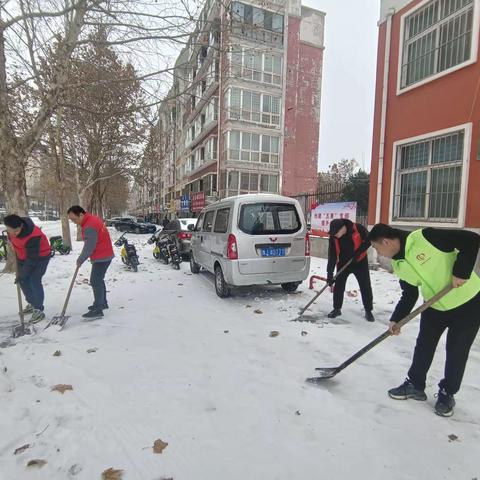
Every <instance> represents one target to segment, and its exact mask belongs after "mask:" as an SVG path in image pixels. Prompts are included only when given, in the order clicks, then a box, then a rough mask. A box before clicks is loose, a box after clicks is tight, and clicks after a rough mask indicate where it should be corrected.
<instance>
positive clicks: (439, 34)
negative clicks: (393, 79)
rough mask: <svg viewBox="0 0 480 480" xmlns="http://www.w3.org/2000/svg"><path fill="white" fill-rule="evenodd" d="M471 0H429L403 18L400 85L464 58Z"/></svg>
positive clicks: (470, 25)
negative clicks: (429, 0)
mask: <svg viewBox="0 0 480 480" xmlns="http://www.w3.org/2000/svg"><path fill="white" fill-rule="evenodd" d="M473 7H474V2H473V0H432V1H431V2H429V3H427V4H426V5H425V6H424V7H422V8H421V9H420V10H418V11H417V12H415V13H413V14H412V15H410V16H408V17H407V18H406V20H405V30H404V38H403V58H402V67H401V87H402V88H405V87H408V86H410V85H413V84H415V83H417V82H420V81H421V80H424V79H426V78H428V77H431V76H433V75H435V74H437V73H440V72H443V71H445V70H448V69H449V68H452V67H455V66H457V65H460V64H462V63H464V62H466V61H468V60H469V59H470V57H471V52H472V29H473Z"/></svg>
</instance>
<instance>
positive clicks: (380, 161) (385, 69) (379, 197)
mask: <svg viewBox="0 0 480 480" xmlns="http://www.w3.org/2000/svg"><path fill="white" fill-rule="evenodd" d="M394 13H395V10H394V9H390V11H389V13H388V14H387V33H386V43H385V59H384V67H383V86H382V111H381V123H380V148H379V153H378V175H377V202H376V206H375V223H380V218H381V217H380V209H381V204H382V190H383V159H384V157H385V124H386V120H387V106H388V75H389V71H390V48H391V40H392V38H391V37H392V18H393V15H394Z"/></svg>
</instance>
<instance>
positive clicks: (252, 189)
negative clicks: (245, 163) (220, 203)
mask: <svg viewBox="0 0 480 480" xmlns="http://www.w3.org/2000/svg"><path fill="white" fill-rule="evenodd" d="M258 192H267V193H278V175H266V174H265V175H264V174H259V173H251V172H237V171H229V172H228V173H227V196H229V197H231V196H234V195H238V194H245V193H258Z"/></svg>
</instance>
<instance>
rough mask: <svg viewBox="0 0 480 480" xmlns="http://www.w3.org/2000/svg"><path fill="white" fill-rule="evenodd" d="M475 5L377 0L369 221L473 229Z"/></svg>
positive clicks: (459, 0)
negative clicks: (378, 1)
mask: <svg viewBox="0 0 480 480" xmlns="http://www.w3.org/2000/svg"><path fill="white" fill-rule="evenodd" d="M479 20H480V0H422V1H419V0H415V1H411V0H383V1H382V2H381V15H380V22H379V42H378V64H377V87H376V99H375V119H374V129H373V156H372V169H371V184H370V205H369V207H370V208H369V224H371V225H372V224H374V223H378V222H384V223H390V224H392V225H396V226H398V227H401V228H404V229H413V228H418V227H423V226H434V227H456V228H468V229H471V230H474V231H478V232H480V202H479V198H480V197H479V193H478V192H479V188H478V186H479V183H480V61H479V59H478V44H479V37H480V22H479Z"/></svg>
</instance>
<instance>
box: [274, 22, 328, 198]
mask: <svg viewBox="0 0 480 480" xmlns="http://www.w3.org/2000/svg"><path fill="white" fill-rule="evenodd" d="M322 62H323V50H322V49H320V48H316V47H313V46H310V45H307V44H305V43H301V42H300V19H298V18H295V17H289V20H288V50H287V62H286V65H285V67H286V68H287V72H286V76H287V84H286V100H285V138H284V145H283V179H282V186H281V192H282V194H284V195H295V194H299V193H303V192H314V191H315V189H316V183H317V182H316V179H317V171H318V167H317V165H318V135H319V126H320V93H321V92H320V84H321V74H322Z"/></svg>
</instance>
